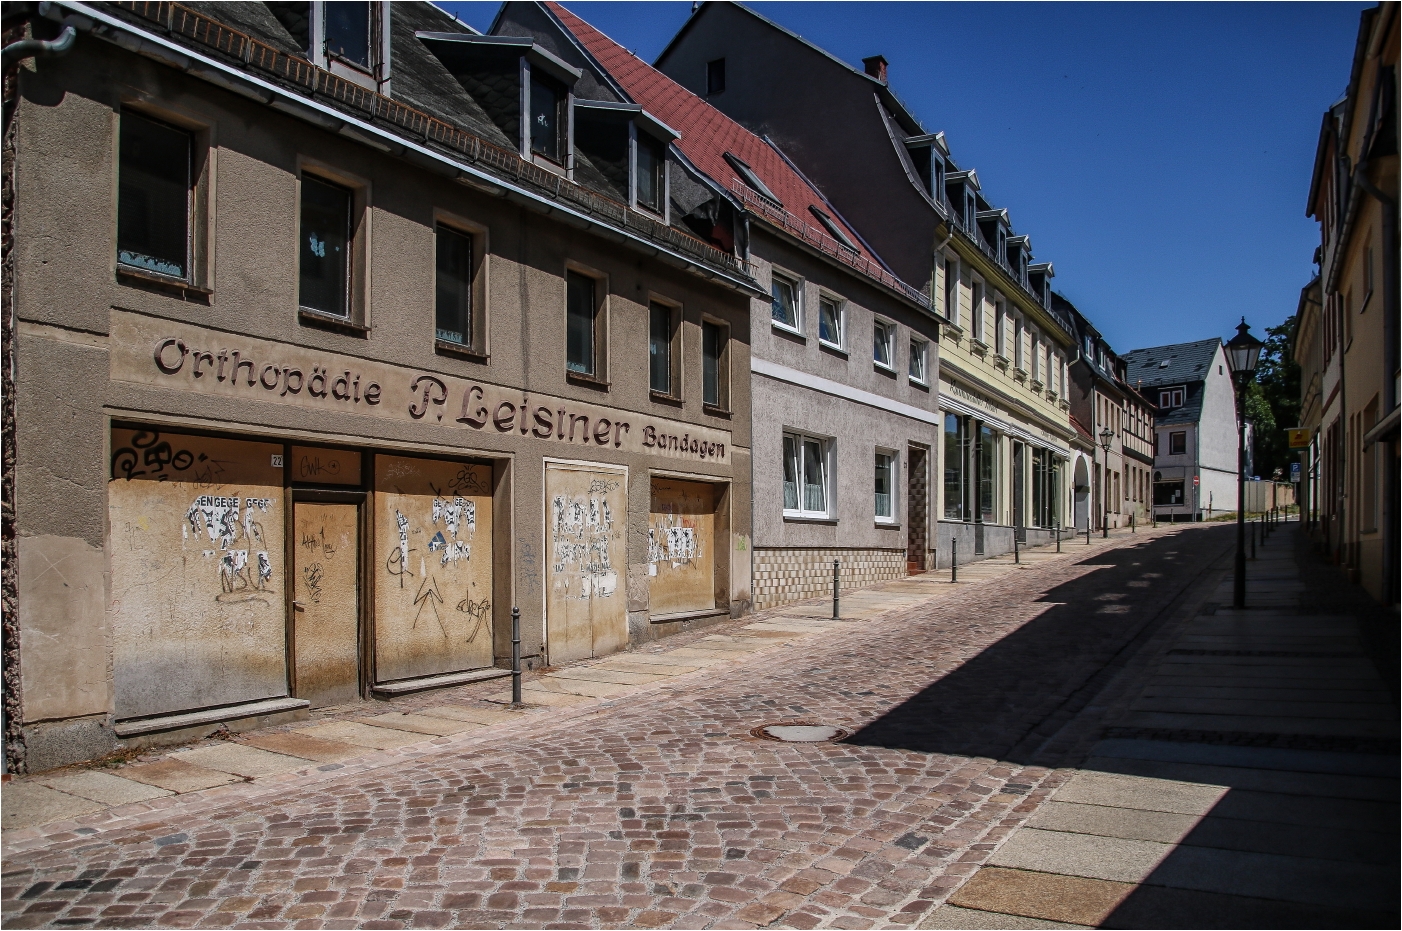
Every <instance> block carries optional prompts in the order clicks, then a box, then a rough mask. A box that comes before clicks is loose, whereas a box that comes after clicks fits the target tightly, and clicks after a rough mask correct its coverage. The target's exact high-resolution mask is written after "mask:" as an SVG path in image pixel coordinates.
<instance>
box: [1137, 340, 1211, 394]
mask: <svg viewBox="0 0 1402 931" xmlns="http://www.w3.org/2000/svg"><path fill="white" fill-rule="evenodd" d="M1220 345H1222V341H1221V340H1220V339H1202V340H1198V341H1197V342H1195V343H1174V344H1173V345H1171V346H1155V347H1153V348H1152V349H1135V350H1133V351H1132V352H1127V353H1125V355H1124V360H1125V362H1126V363H1127V365H1126V368H1127V371H1126V373H1125V374H1126V375H1127V376H1128V379H1127V380H1128V381H1129V383H1130V384H1131V385H1141V384H1142V385H1143V386H1144V387H1145V388H1151V387H1154V386H1157V385H1187V384H1191V383H1192V382H1195V381H1202V380H1203V379H1205V378H1206V377H1207V376H1208V373H1209V372H1210V371H1211V365H1212V357H1213V356H1214V355H1215V354H1216V352H1217V347H1218V346H1220ZM1164 363H1167V364H1166V365H1165V364H1164Z"/></svg>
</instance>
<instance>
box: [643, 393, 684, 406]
mask: <svg viewBox="0 0 1402 931" xmlns="http://www.w3.org/2000/svg"><path fill="white" fill-rule="evenodd" d="M647 395H648V397H649V398H651V399H652V400H654V401H657V402H658V403H660V404H670V405H672V406H673V407H681V406H682V399H681V398H679V397H677V396H676V395H675V394H668V393H667V392H665V391H657V390H656V389H653V390H649V391H648V393H647Z"/></svg>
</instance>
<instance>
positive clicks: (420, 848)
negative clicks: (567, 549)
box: [0, 527, 1226, 928]
mask: <svg viewBox="0 0 1402 931" xmlns="http://www.w3.org/2000/svg"><path fill="white" fill-rule="evenodd" d="M1225 542H1226V536H1225V534H1224V533H1223V532H1222V529H1221V528H1213V527H1192V528H1179V529H1173V530H1161V531H1159V532H1157V533H1147V532H1141V533H1140V534H1139V535H1137V536H1132V535H1129V534H1119V535H1116V536H1113V537H1112V538H1111V540H1110V541H1109V542H1108V544H1101V543H1100V542H1099V541H1097V542H1096V545H1095V546H1092V547H1087V548H1085V549H1084V550H1082V551H1081V552H1076V551H1075V549H1076V548H1075V547H1072V546H1070V545H1068V546H1067V552H1066V554H1064V555H1063V557H1061V558H1059V559H1044V560H1042V561H1040V562H1036V563H1034V564H1032V565H1029V566H1026V567H1024V568H1023V569H1021V570H1006V569H1005V570H999V571H998V572H993V571H991V569H985V570H983V573H984V575H985V578H984V579H983V580H982V581H972V580H973V579H976V578H978V572H977V571H976V570H975V567H972V566H971V567H970V569H969V570H968V578H970V580H971V581H970V582H968V583H966V582H965V581H964V578H965V577H966V576H965V572H964V571H963V570H961V583H960V584H959V585H957V586H950V585H937V590H936V587H930V588H927V589H925V590H927V591H932V592H934V594H931V595H928V596H924V597H919V596H917V595H915V594H911V593H914V592H918V591H919V590H920V586H921V585H925V586H931V583H930V582H928V581H927V582H924V583H920V582H910V583H893V584H894V585H897V586H902V587H901V588H899V589H898V590H899V591H900V592H902V593H905V595H904V596H903V604H902V606H901V607H900V608H899V609H897V610H891V611H887V612H885V613H883V614H878V615H876V616H875V617H872V618H870V619H869V620H865V621H861V622H856V623H850V624H840V625H834V626H832V627H830V628H829V629H826V630H822V631H821V633H820V634H818V635H815V636H807V637H804V638H803V639H799V640H794V641H791V642H786V643H784V644H783V645H781V646H778V647H775V648H772V649H767V650H764V651H763V652H759V653H755V654H753V655H746V656H742V657H740V658H739V659H738V660H737V661H733V662H728V663H725V664H723V665H716V666H711V667H708V668H702V669H699V670H698V671H696V672H692V673H688V674H685V675H677V676H672V677H669V678H666V679H663V680H659V681H657V682H653V683H651V684H646V685H641V686H639V687H636V688H632V690H631V691H629V692H627V693H625V694H621V695H617V696H614V697H606V698H605V699H604V700H603V701H593V702H590V703H587V704H581V705H577V706H571V707H567V708H554V709H551V712H550V713H549V714H535V715H528V716H523V717H522V718H521V719H520V720H519V721H515V722H508V723H504V724H500V725H495V726H492V727H489V728H482V729H479V730H475V731H469V732H464V733H459V734H450V735H446V736H440V737H429V738H428V739H427V740H424V741H420V742H417V743H414V744H411V745H406V746H403V747H399V748H396V749H388V750H384V751H378V752H373V753H370V754H369V755H367V756H363V757H358V758H355V759H349V760H346V761H345V762H327V763H323V764H320V765H314V766H313V765H309V766H307V767H304V768H302V769H298V770H296V771H292V772H284V773H279V774H275V775H271V776H269V777H267V778H263V779H257V780H254V781H252V782H240V783H238V784H236V785H230V786H222V787H217V788H213V789H208V790H205V791H202V792H199V793H197V794H193V795H189V796H171V797H165V798H159V799H156V800H154V801H149V802H142V803H140V804H139V806H136V808H135V809H134V808H133V806H125V807H123V808H117V809H113V810H112V811H111V812H107V813H99V814H96V815H92V816H87V820H85V819H84V818H78V819H75V820H73V821H67V822H60V823H58V824H56V825H53V826H51V827H50V828H49V829H47V830H42V829H28V830H26V831H19V832H11V834H7V836H6V840H5V851H4V852H5V866H4V878H3V893H0V897H2V898H3V912H0V915H3V920H4V923H5V925H6V927H11V928H22V927H40V926H53V927H81V926H92V927H250V928H253V927H258V928H262V927H267V928H281V927H367V928H408V927H448V926H456V927H461V926H468V927H619V926H624V925H628V926H636V927H685V928H690V927H726V928H740V927H759V926H768V925H774V926H782V927H793V928H815V927H835V928H865V927H875V926H911V925H914V924H915V923H917V922H918V921H919V920H920V919H921V917H922V916H923V915H924V914H925V913H927V912H928V911H929V910H930V909H931V908H932V907H933V906H935V905H936V904H938V903H940V902H942V901H943V900H944V898H945V897H947V896H948V894H949V893H950V891H951V890H952V889H954V888H956V887H957V886H959V885H960V884H962V883H963V882H964V881H965V879H967V878H968V877H969V876H971V875H973V874H974V873H975V872H976V871H977V870H978V869H979V867H980V865H981V864H982V863H983V862H985V861H986V860H987V859H988V858H989V856H990V855H991V854H992V852H993V851H994V850H995V849H996V848H997V847H998V845H999V844H1000V843H1001V842H1002V841H1003V840H1004V839H1005V838H1006V837H1008V836H1009V835H1010V834H1011V833H1012V832H1013V831H1014V830H1015V829H1016V828H1017V827H1018V826H1019V825H1020V824H1021V823H1022V822H1023V821H1025V820H1026V819H1027V818H1028V817H1030V816H1031V815H1032V814H1033V813H1034V812H1035V811H1036V810H1037V809H1038V807H1039V806H1040V805H1041V804H1042V802H1043V801H1044V800H1045V799H1046V797H1047V796H1048V795H1049V794H1050V793H1051V792H1052V791H1054V789H1055V788H1056V787H1057V786H1058V785H1059V784H1060V783H1061V782H1062V781H1063V780H1064V778H1065V773H1062V772H1058V771H1057V770H1055V769H1054V768H1053V766H1054V765H1055V761H1054V760H1051V759H1050V758H1049V757H1047V753H1048V750H1047V748H1048V747H1052V746H1055V745H1056V740H1057V739H1059V736H1060V735H1061V734H1062V732H1063V731H1064V730H1065V729H1066V728H1065V722H1067V721H1070V720H1072V719H1073V717H1074V712H1075V711H1076V710H1077V709H1078V708H1080V707H1081V706H1082V705H1084V703H1085V701H1086V700H1088V698H1089V696H1090V695H1091V694H1092V693H1093V692H1094V691H1095V690H1096V688H1098V683H1100V682H1101V681H1102V679H1103V678H1104V677H1105V675H1106V674H1107V670H1112V669H1114V668H1115V667H1116V666H1117V665H1118V664H1121V663H1122V662H1123V661H1124V659H1125V658H1126V657H1127V656H1128V655H1130V653H1132V650H1131V648H1132V646H1133V645H1134V644H1135V643H1136V642H1137V638H1140V637H1142V636H1146V635H1147V634H1148V633H1150V632H1151V631H1152V629H1153V628H1154V625H1155V624H1156V623H1158V622H1159V620H1160V619H1161V617H1162V614H1163V612H1164V610H1165V606H1166V605H1168V604H1170V603H1172V601H1173V598H1174V597H1175V596H1176V594H1177V592H1178V591H1179V590H1180V589H1182V587H1183V586H1184V585H1186V584H1187V583H1188V582H1190V581H1191V580H1192V579H1193V578H1195V577H1197V576H1198V575H1199V574H1200V573H1201V572H1202V571H1203V569H1204V568H1206V567H1207V566H1208V565H1209V564H1210V563H1211V562H1212V560H1213V559H1214V558H1215V556H1216V555H1217V554H1218V550H1219V549H1220V548H1221V546H1219V544H1222V545H1225ZM848 600H849V599H848V598H847V597H846V596H844V606H846V605H847V604H848ZM852 600H855V601H856V603H857V604H858V605H860V604H861V601H860V599H859V598H858V596H857V595H853V596H852ZM795 610H796V612H797V613H802V612H801V609H795ZM780 613H782V612H780ZM808 613H809V614H810V615H811V614H812V612H811V611H809V612H808ZM759 626H761V627H762V626H763V625H759ZM799 721H806V722H821V723H828V724H835V725H838V726H840V727H843V728H846V729H847V730H849V731H851V732H852V733H851V736H850V737H848V738H847V739H846V740H845V741H844V742H841V743H819V744H785V743H779V742H776V741H771V740H765V739H761V738H757V737H754V736H752V735H751V733H750V732H751V730H752V729H753V728H755V727H757V726H759V725H762V724H766V723H773V722H799ZM367 726H368V725H367ZM420 736H426V735H420ZM1043 758H1047V759H1046V762H1043ZM141 806H145V807H141Z"/></svg>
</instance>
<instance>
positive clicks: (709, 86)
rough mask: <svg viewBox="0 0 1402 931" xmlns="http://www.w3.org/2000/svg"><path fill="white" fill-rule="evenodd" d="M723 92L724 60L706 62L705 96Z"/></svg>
mask: <svg viewBox="0 0 1402 931" xmlns="http://www.w3.org/2000/svg"><path fill="white" fill-rule="evenodd" d="M724 90H725V59H724V58H717V59H715V60H714V61H708V62H706V96H708V97H709V96H710V95H712V94H719V93H721V92H722V91H724Z"/></svg>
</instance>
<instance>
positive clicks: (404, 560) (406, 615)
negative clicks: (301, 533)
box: [372, 456, 492, 682]
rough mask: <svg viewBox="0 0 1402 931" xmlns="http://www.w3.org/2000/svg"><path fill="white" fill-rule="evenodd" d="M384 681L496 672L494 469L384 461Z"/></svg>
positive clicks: (378, 640)
mask: <svg viewBox="0 0 1402 931" xmlns="http://www.w3.org/2000/svg"><path fill="white" fill-rule="evenodd" d="M374 527H375V531H374V532H375V557H374V558H375V562H374V565H373V567H372V568H373V573H374V578H375V678H376V681H378V682H393V681H395V680H398V679H411V678H418V677H420V676H431V675H439V674H441V673H448V672H461V671H464V670H468V669H479V668H481V667H483V666H490V665H491V664H492V468H491V466H487V465H471V464H467V463H462V462H448V461H442V460H436V459H411V458H405V457H400V456H376V457H375V505H374Z"/></svg>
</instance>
